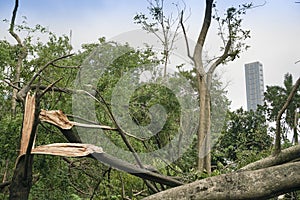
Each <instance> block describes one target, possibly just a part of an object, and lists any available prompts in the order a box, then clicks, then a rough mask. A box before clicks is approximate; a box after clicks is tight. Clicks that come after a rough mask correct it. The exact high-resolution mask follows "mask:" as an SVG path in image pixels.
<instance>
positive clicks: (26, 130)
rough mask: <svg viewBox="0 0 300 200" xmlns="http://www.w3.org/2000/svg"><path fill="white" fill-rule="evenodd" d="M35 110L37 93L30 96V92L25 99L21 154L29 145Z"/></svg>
mask: <svg viewBox="0 0 300 200" xmlns="http://www.w3.org/2000/svg"><path fill="white" fill-rule="evenodd" d="M34 112H35V95H34V96H30V94H29V93H28V94H27V96H26V101H25V111H24V119H23V127H22V138H21V145H20V153H19V154H20V155H23V154H25V153H26V150H27V147H28V142H29V139H30V134H31V131H32V126H33V123H34Z"/></svg>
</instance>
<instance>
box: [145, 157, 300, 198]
mask: <svg viewBox="0 0 300 200" xmlns="http://www.w3.org/2000/svg"><path fill="white" fill-rule="evenodd" d="M299 171H300V162H296V163H288V164H283V165H280V166H275V167H269V168H265V169H260V170H256V171H244V172H238V173H237V172H236V173H231V174H224V175H220V176H214V177H209V178H206V179H202V180H199V181H195V182H193V183H190V184H186V185H183V186H179V187H175V188H172V189H169V190H165V191H163V192H160V193H157V194H154V195H151V196H149V197H146V198H145V199H144V200H154V199H157V200H158V199H164V200H176V199H178V200H185V199H201V200H215V199H218V200H229V199H251V200H256V199H267V198H271V197H274V196H278V195H280V194H283V193H287V192H291V191H295V190H298V189H300V173H299Z"/></svg>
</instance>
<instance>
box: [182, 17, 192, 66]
mask: <svg viewBox="0 0 300 200" xmlns="http://www.w3.org/2000/svg"><path fill="white" fill-rule="evenodd" d="M180 24H181V28H182V31H183V36H184V40H185V45H186V51H187V55H188V57H189V58H190V59H191V60H192V61H193V62H195V61H194V58H193V57H192V56H191V52H190V46H189V41H188V38H187V34H186V30H185V27H184V24H183V11H181V17H180Z"/></svg>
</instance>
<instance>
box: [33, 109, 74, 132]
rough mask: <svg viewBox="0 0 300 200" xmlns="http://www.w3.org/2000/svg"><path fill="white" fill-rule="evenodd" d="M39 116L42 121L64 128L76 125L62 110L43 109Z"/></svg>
mask: <svg viewBox="0 0 300 200" xmlns="http://www.w3.org/2000/svg"><path fill="white" fill-rule="evenodd" d="M39 118H40V120H41V121H44V122H47V123H49V124H53V125H56V126H58V127H60V128H62V129H71V128H72V127H73V126H74V124H73V123H72V122H70V121H69V119H68V118H67V116H66V115H65V114H64V113H63V112H62V111H61V110H43V109H42V110H41V112H40V116H39Z"/></svg>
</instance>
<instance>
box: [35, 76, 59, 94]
mask: <svg viewBox="0 0 300 200" xmlns="http://www.w3.org/2000/svg"><path fill="white" fill-rule="evenodd" d="M62 79H63V77H61V78H59V79H58V80H56V81H54V82H53V83H51V84H50V85H48V86H47V87H46V88H45V89H44V90H43V91H42V93H41V94H39V98H41V97H42V96H44V95H45V94H46V92H47V91H48V90H50V89H51V88H52V87H53V86H54V85H55V84H56V83H58V82H59V81H60V80H62Z"/></svg>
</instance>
